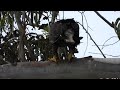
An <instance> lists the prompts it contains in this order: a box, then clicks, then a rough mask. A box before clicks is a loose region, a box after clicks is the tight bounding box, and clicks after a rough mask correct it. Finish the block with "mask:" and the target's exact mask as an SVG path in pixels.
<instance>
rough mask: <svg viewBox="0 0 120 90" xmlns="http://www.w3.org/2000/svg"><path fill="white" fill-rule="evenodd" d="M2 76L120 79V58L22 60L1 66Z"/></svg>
mask: <svg viewBox="0 0 120 90" xmlns="http://www.w3.org/2000/svg"><path fill="white" fill-rule="evenodd" d="M0 78H5V79H6V78H9V79H112V78H114V79H120V59H119V58H90V57H87V58H80V59H75V61H74V62H71V63H67V62H63V63H62V62H61V63H59V64H55V63H53V62H49V61H44V62H43V61H41V62H20V63H18V64H17V66H11V65H9V64H6V65H2V66H0Z"/></svg>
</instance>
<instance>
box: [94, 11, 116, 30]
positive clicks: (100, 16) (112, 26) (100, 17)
mask: <svg viewBox="0 0 120 90" xmlns="http://www.w3.org/2000/svg"><path fill="white" fill-rule="evenodd" d="M94 12H95V13H96V14H97V15H98V16H99V17H100V18H101V19H102V20H103V21H105V22H106V23H107V24H108V25H109V26H111V27H112V28H114V25H113V24H111V23H110V22H109V21H108V20H107V19H105V18H104V17H103V16H102V15H101V14H100V13H99V12H97V11H94Z"/></svg>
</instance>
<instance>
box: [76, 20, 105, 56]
mask: <svg viewBox="0 0 120 90" xmlns="http://www.w3.org/2000/svg"><path fill="white" fill-rule="evenodd" d="M78 23H79V22H78ZM79 24H80V23H79ZM80 25H81V26H82V27H83V29H84V30H85V31H86V33H87V34H88V35H89V37H90V39H91V40H92V41H93V43H94V44H95V45H96V46H97V48H98V49H99V51H100V52H101V54H102V55H103V57H104V58H106V56H105V55H104V54H103V52H102V51H101V49H100V48H99V46H98V45H97V44H96V43H95V41H94V40H93V39H92V37H91V35H90V34H89V32H88V31H87V30H86V29H85V27H84V26H83V25H82V24H80Z"/></svg>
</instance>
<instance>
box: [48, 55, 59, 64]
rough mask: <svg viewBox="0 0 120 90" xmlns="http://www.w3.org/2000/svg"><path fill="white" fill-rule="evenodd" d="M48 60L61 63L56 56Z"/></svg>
mask: <svg viewBox="0 0 120 90" xmlns="http://www.w3.org/2000/svg"><path fill="white" fill-rule="evenodd" d="M48 60H49V61H52V62H56V63H57V62H58V61H59V58H58V57H56V56H53V57H52V58H49V59H48Z"/></svg>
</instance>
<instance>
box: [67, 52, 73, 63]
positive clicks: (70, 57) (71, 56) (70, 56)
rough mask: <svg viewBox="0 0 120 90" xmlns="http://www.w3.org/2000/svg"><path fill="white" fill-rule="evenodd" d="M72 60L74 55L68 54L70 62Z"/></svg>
mask: <svg viewBox="0 0 120 90" xmlns="http://www.w3.org/2000/svg"><path fill="white" fill-rule="evenodd" d="M72 58H73V54H72V53H69V54H68V61H71V59H72Z"/></svg>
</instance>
